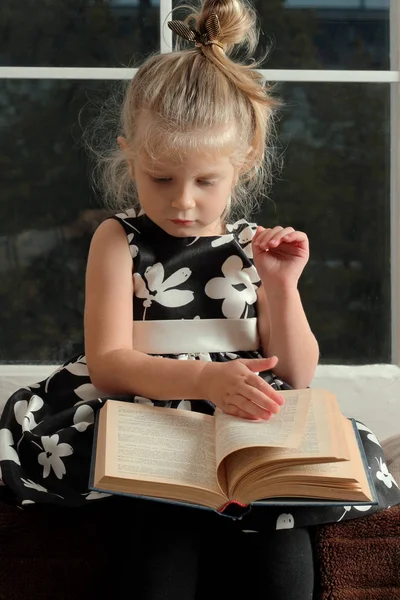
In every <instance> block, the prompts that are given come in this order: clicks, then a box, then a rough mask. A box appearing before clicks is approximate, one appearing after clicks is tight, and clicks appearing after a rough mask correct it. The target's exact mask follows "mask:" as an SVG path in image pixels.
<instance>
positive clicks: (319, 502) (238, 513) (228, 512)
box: [89, 412, 378, 519]
mask: <svg viewBox="0 0 400 600" xmlns="http://www.w3.org/2000/svg"><path fill="white" fill-rule="evenodd" d="M348 420H349V421H350V422H351V424H352V428H353V430H354V434H355V438H356V442H357V445H358V448H359V451H360V456H361V460H362V464H363V466H364V470H365V474H366V477H367V480H368V484H369V488H370V490H371V496H372V498H373V500H372V501H371V500H368V501H350V500H326V499H315V498H294V497H274V498H269V499H265V500H257V501H255V502H253V503H251V504H249V505H244V504H241V503H239V502H236V501H231V502H227V503H226V504H225V505H223V506H222V507H221V508H219V509H218V510H216V509H215V508H212V507H208V506H204V505H202V504H193V503H189V502H185V501H179V500H176V499H166V498H157V497H154V496H145V495H142V494H133V493H131V492H121V491H110V490H108V489H103V488H101V487H97V486H95V485H94V472H95V460H96V458H95V457H96V445H97V439H98V426H99V412H98V413H97V415H96V420H95V424H94V436H93V449H92V457H91V468H90V476H89V489H90V490H92V491H97V492H101V493H105V494H111V495H121V496H127V497H132V498H138V499H146V500H150V501H153V502H164V503H167V504H175V505H179V506H184V507H188V508H192V509H202V510H211V511H213V512H218V513H219V514H220V515H222V516H225V517H230V518H234V519H235V518H241V517H242V516H243V515H244V514H246V513H247V512H249V510H251V507H252V506H253V505H254V506H257V507H260V508H261V507H263V506H266V507H267V506H269V507H307V506H308V507H312V506H316V507H330V506H331V507H332V506H338V507H339V506H357V505H361V506H363V505H376V504H378V499H377V493H376V488H375V485H374V482H373V479H372V476H371V473H370V467H369V465H368V462H367V457H366V455H365V451H364V447H363V445H362V442H361V438H360V434H359V431H358V429H357V426H356V423H355V420H354V419H352V418H350V419H348Z"/></svg>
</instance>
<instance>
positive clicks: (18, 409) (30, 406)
mask: <svg viewBox="0 0 400 600" xmlns="http://www.w3.org/2000/svg"><path fill="white" fill-rule="evenodd" d="M42 406H43V400H42V399H41V398H40V396H36V394H34V395H33V396H32V397H31V399H30V400H29V403H28V402H27V401H26V400H19V401H18V402H16V403H15V405H14V415H15V419H16V421H17V423H19V424H20V425H21V427H22V431H32V429H34V428H35V427H36V425H37V423H36V421H35V416H34V414H33V413H34V412H36V411H37V410H39V409H40V408H42Z"/></svg>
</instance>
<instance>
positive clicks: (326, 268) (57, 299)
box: [0, 80, 390, 364]
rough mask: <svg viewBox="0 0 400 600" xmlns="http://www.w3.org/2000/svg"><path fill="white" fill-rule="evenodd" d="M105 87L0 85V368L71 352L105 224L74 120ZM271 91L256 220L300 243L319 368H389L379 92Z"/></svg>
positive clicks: (383, 104) (385, 184) (369, 88)
mask: <svg viewBox="0 0 400 600" xmlns="http://www.w3.org/2000/svg"><path fill="white" fill-rule="evenodd" d="M110 85H111V84H109V83H106V84H105V83H102V84H97V83H95V82H91V83H88V82H83V81H81V82H72V81H68V82H60V81H28V82H26V81H17V80H4V81H2V82H0V90H1V93H0V98H1V105H0V114H1V115H2V116H1V118H2V126H3V127H2V129H3V131H4V133H3V135H2V136H0V161H1V165H2V168H1V169H0V186H1V189H2V194H1V196H0V272H1V282H2V283H1V286H0V331H1V336H0V361H3V362H6V363H10V362H22V363H23V362H33V363H34V362H51V363H54V362H59V361H63V360H65V359H67V358H68V357H70V356H71V355H72V354H73V353H75V352H79V351H80V350H81V348H82V344H83V322H82V315H83V305H84V272H85V264H86V258H87V251H88V247H89V242H90V238H91V235H92V232H93V230H94V228H95V227H96V225H97V224H98V223H99V222H100V221H101V220H102V218H103V216H104V214H103V212H102V211H101V210H100V209H99V206H98V204H97V203H96V201H95V199H94V194H93V193H92V191H91V188H90V185H89V181H88V163H87V157H86V155H85V152H84V151H83V150H82V149H81V147H80V146H79V144H78V142H79V138H80V135H81V129H80V127H79V126H78V121H79V120H80V121H81V122H82V123H83V125H84V119H85V113H86V111H83V113H82V107H85V106H87V104H88V102H90V103H92V102H94V101H95V100H96V99H97V98H98V99H99V100H100V99H102V98H104V96H105V95H106V94H107V95H108V92H109V91H110ZM277 91H278V92H279V93H280V96H281V97H282V98H283V100H284V101H285V106H284V108H283V110H282V118H281V120H280V122H279V130H280V131H279V135H280V138H279V144H280V152H281V153H282V154H283V156H284V166H283V169H282V171H281V173H280V175H279V177H277V178H276V180H275V183H274V186H273V188H272V192H271V200H269V201H266V202H265V203H264V205H263V210H262V214H261V215H255V218H256V219H257V220H258V221H259V222H260V223H261V224H263V225H265V226H273V225H276V224H282V225H292V226H293V227H296V228H298V229H301V230H303V231H306V233H307V234H308V236H309V239H310V247H311V258H310V262H309V264H308V265H307V267H306V269H305V271H304V274H303V276H302V278H301V281H300V289H301V293H302V298H303V302H304V306H305V309H306V312H307V315H308V317H309V320H310V323H311V326H312V328H313V330H314V331H315V333H316V335H317V338H318V340H319V342H320V348H321V363H338V364H343V363H344V364H362V363H375V362H390V260H389V257H390V250H389V243H390V240H389V231H390V227H389V223H390V221H389V86H387V85H372V84H300V83H296V84H284V85H283V84H282V85H281V86H280V87H279V88H278V90H277Z"/></svg>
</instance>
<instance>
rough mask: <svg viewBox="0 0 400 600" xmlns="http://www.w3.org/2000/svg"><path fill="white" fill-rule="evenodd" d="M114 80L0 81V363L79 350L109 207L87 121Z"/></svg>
mask: <svg viewBox="0 0 400 600" xmlns="http://www.w3.org/2000/svg"><path fill="white" fill-rule="evenodd" d="M111 85H112V84H111V83H107V84H104V83H101V84H100V83H98V82H90V83H88V82H87V81H78V82H74V81H18V80H3V81H0V98H1V105H0V114H1V119H2V123H1V125H2V127H0V129H1V130H2V135H1V136H0V163H1V168H0V188H1V191H2V192H1V195H0V276H1V285H0V331H1V336H0V361H4V362H19V361H21V362H35V361H39V362H55V361H56V362H58V361H63V360H64V359H66V358H67V357H68V356H70V355H71V353H74V352H75V351H76V352H79V350H80V349H81V347H82V333H83V332H82V310H83V303H84V270H85V264H86V258H87V252H88V247H89V242H90V238H91V235H92V232H93V230H94V228H95V227H96V225H97V224H98V223H99V222H100V220H101V219H102V217H103V213H102V211H101V210H99V207H98V205H97V204H96V202H95V199H94V194H93V192H92V190H91V188H90V185H89V179H88V161H87V156H86V153H85V151H84V149H83V146H82V144H81V143H80V141H81V136H82V129H81V126H84V125H85V119H86V118H87V115H89V114H90V111H89V110H86V108H85V107H88V106H89V105H90V106H91V107H93V103H94V102H95V101H96V100H100V99H101V98H104V96H105V94H108V93H109V92H110V86H111ZM79 121H80V122H81V124H82V125H81V126H80V125H78V122H79Z"/></svg>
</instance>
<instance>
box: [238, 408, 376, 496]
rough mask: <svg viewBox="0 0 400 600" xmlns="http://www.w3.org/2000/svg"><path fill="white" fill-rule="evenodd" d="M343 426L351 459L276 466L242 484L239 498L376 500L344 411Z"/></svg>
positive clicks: (351, 427) (350, 424) (365, 466)
mask: <svg viewBox="0 0 400 600" xmlns="http://www.w3.org/2000/svg"><path fill="white" fill-rule="evenodd" d="M341 418H342V429H343V431H344V433H345V437H346V440H347V443H348V447H349V451H350V456H351V458H350V460H349V461H342V462H336V463H332V462H328V463H321V464H307V465H295V466H287V467H285V468H282V469H276V470H275V471H274V472H273V473H272V474H271V476H270V477H268V480H267V481H265V482H263V481H262V480H254V481H253V482H252V483H253V486H251V485H247V486H246V487H244V486H242V489H241V490H240V493H239V492H238V493H237V498H235V499H237V500H239V501H241V502H244V503H249V502H253V501H255V500H262V499H267V498H274V497H293V498H296V497H297V498H318V499H325V500H342V501H349V502H353V501H354V502H357V501H360V502H368V501H373V499H374V493H373V490H372V489H371V488H370V485H369V482H368V478H367V475H366V468H367V465H364V463H363V460H362V457H361V454H360V450H359V447H358V444H357V439H356V436H355V433H354V430H353V425H352V423H351V422H350V421H349V420H348V419H346V418H345V417H344V416H343V415H342V417H341Z"/></svg>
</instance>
